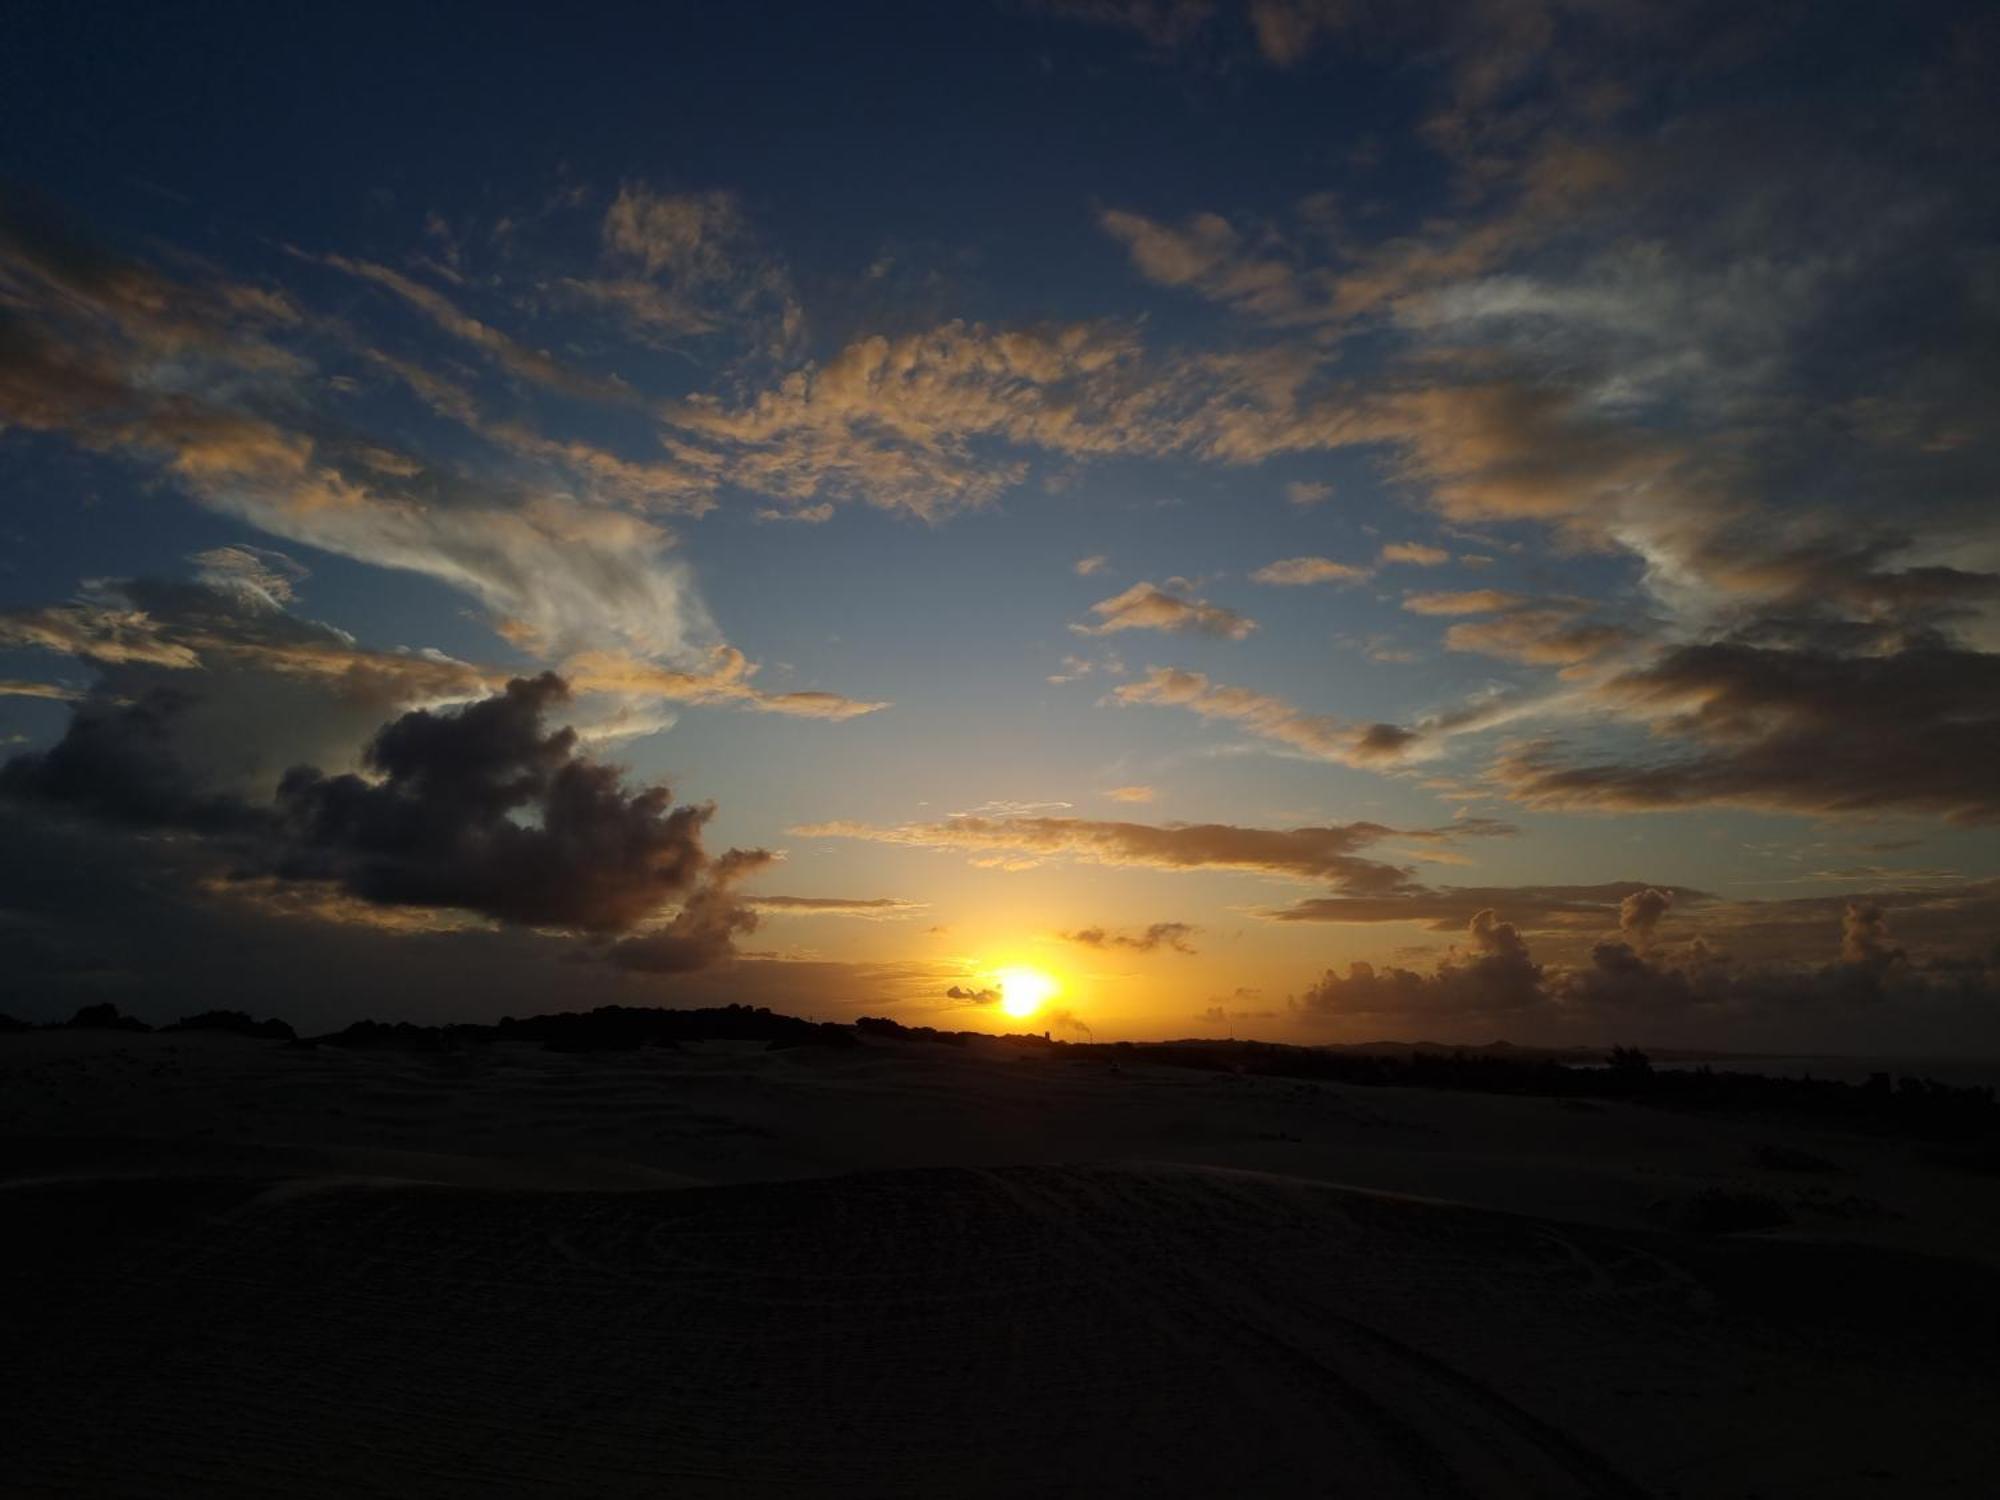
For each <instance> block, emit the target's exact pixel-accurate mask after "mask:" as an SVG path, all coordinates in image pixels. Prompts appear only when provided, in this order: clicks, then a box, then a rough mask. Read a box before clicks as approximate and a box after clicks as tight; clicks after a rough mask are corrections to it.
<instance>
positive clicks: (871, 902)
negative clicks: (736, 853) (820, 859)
mask: <svg viewBox="0 0 2000 1500" xmlns="http://www.w3.org/2000/svg"><path fill="white" fill-rule="evenodd" d="M749 904H750V905H751V906H752V907H754V908H755V909H756V910H757V911H760V912H764V913H767V914H769V913H789V914H791V915H793V916H801V917H859V918H861V919H862V920H863V921H869V922H900V921H902V920H904V919H905V918H908V917H912V916H915V915H916V914H917V913H918V912H920V911H923V910H925V909H926V908H927V907H928V905H929V903H927V902H923V901H901V900H898V899H897V898H895V897H893V896H867V897H862V896H753V897H751V898H749Z"/></svg>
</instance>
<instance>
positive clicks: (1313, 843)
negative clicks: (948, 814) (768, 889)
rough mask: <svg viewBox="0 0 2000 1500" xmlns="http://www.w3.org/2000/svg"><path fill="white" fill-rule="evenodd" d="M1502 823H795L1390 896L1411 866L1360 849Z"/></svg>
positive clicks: (802, 830) (820, 833)
mask: <svg viewBox="0 0 2000 1500" xmlns="http://www.w3.org/2000/svg"><path fill="white" fill-rule="evenodd" d="M1502 831H1511V830H1505V826H1504V825H1478V824H1474V825H1472V826H1469V827H1461V826H1458V825H1450V826H1447V827H1444V828H1435V829H1415V830H1397V829H1394V828H1387V827H1384V826H1383V825H1381V824H1379V823H1344V824H1331V825H1327V826H1325V827H1311V828H1245V827H1240V826H1238V825H1235V824H1229V823H1169V824H1164V825H1160V824H1151V823H1122V822H1106V821H1098V820H1093V819H1088V818H1067V817H983V816H975V815H969V814H967V815H960V816H958V817H953V818H947V819H945V820H943V821H942V822H936V823H902V824H896V825H893V826H890V827H878V826H875V825H872V824H867V823H850V822H832V823H813V824H806V825H803V826H801V827H797V828H794V829H792V832H793V833H795V834H797V835H799V836H800V837H803V838H848V839H865V840H868V841H870V842H872V843H881V844H902V845H906V846H909V847H911V848H918V849H939V850H951V851H957V852H963V853H968V854H972V855H974V856H995V855H1020V856H1027V857H1029V858H1030V859H1042V858H1069V859H1079V860H1084V861H1087V862H1090V863H1093V864H1104V865H1136V866H1141V867H1145V868H1151V869H1162V870H1203V869H1217V870H1244V871H1249V872H1251V873H1255V874H1261V875H1276V876H1285V877H1290V878H1295V879H1300V880H1324V881H1327V882H1330V883H1332V884H1333V885H1336V886H1338V887H1340V888H1341V889H1343V890H1346V891H1351V892H1354V893H1357V894H1378V895H1387V894H1390V893H1393V892H1401V891H1404V890H1407V889H1411V888H1412V881H1411V878H1410V872H1409V871H1408V870H1407V869H1405V868H1403V867H1401V866H1398V865H1393V864H1388V863H1385V862H1383V861H1381V860H1377V859H1372V858H1368V857H1367V856H1365V855H1364V854H1363V853H1362V852H1361V851H1363V850H1366V849H1369V848H1371V847H1373V846H1374V845H1376V844H1379V843H1382V842H1384V841H1386V840H1390V839H1408V840H1415V841H1418V842H1435V843H1444V842H1450V841H1453V840H1456V839H1459V838H1464V837H1477V836H1480V835H1482V834H1491V833H1500V832H1502Z"/></svg>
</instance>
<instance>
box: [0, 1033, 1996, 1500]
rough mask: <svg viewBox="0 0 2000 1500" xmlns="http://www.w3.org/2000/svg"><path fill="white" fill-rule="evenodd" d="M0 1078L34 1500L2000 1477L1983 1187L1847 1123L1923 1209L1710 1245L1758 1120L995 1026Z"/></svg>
mask: <svg viewBox="0 0 2000 1500" xmlns="http://www.w3.org/2000/svg"><path fill="white" fill-rule="evenodd" d="M0 1060H4V1062H3V1063H0V1065H4V1067H5V1069H6V1077H5V1080H4V1082H5V1084H6V1089H5V1092H4V1095H0V1099H4V1103H0V1111H4V1116H0V1129H4V1131H5V1140H4V1151H5V1155H4V1158H0V1172H4V1180H5V1183H6V1186H5V1187H4V1188H0V1203H4V1204H5V1205H6V1206H7V1208H8V1210H9V1213H8V1220H9V1222H10V1224H12V1225H14V1226H15V1228H14V1229H13V1230H12V1231H11V1232H10V1238H11V1239H12V1241H13V1248H14V1250H15V1252H16V1255H17V1258H19V1260H20V1262H21V1270H20V1272H19V1274H20V1275H21V1276H23V1277H24V1278H25V1279H24V1280H18V1281H17V1282H16V1285H17V1286H25V1287H27V1288H30V1289H31V1294H30V1295H28V1296H25V1297H22V1298H20V1299H18V1300H19V1301H20V1303H21V1304H22V1311H21V1313H20V1315H19V1316H18V1317H17V1318H16V1319H15V1320H14V1322H15V1326H14V1328H13V1329H12V1331H11V1336H10V1338H9V1339H8V1341H7V1348H8V1351H9V1352H8V1353H7V1354H6V1355H5V1357H4V1365H0V1373H4V1376H5V1378H6V1380H7V1388H8V1389H9V1390H10V1391H11V1392H14V1393H15V1394H14V1397H13V1402H14V1406H15V1412H14V1415H15V1417H16V1418H17V1419H18V1421H17V1424H16V1430H17V1431H18V1432H19V1433H20V1434H22V1437H21V1439H20V1440H18V1441H16V1442H13V1443H11V1444H10V1446H9V1451H8V1453H7V1455H6V1457H5V1458H4V1459H0V1463H4V1464H5V1466H6V1468H5V1481H6V1483H5V1488H6V1489H7V1491H8V1492H9V1493H21V1494H44V1493H46V1494H59V1493H87V1494H163V1493H207V1494H246V1495H247V1494H268V1493H271V1492H273V1491H275V1490H286V1491H292V1492H300V1493H308V1494H328V1495H336V1494H337V1495H368V1494H381V1495H390V1494H396V1495H404V1494H438V1495H489V1494H496V1493H550V1494H553V1493H565V1494H603V1495H623V1494H636V1493H642V1492H643V1493H648V1494H655V1493H667V1494H690V1495H711V1494H712V1495H733V1494H794V1493H841V1494H855V1495H886V1494H909V1495H940V1494H969V1495H1002V1494H1007V1495H1024V1494H1025V1495H1052V1494H1084V1493H1103V1494H1142V1493H1143V1494H1174V1495H1211V1494H1217V1493H1244V1494H1252V1493H1258V1494H1351V1495H1365V1496H1397V1495H1479V1496H1513V1495H1521V1496H1531V1495H1532V1496H1561V1495H1580V1496H1582V1495H1590V1496H1597V1495H1603V1496H1616V1495H1628V1494H1630V1495H1637V1494H1657V1495H1685V1496H1708V1495H1752V1494H1756V1495H1763V1496H1779V1495H1800V1496H1804V1495H1846V1494H1854V1495H1881V1494H1967V1495H1972V1494H1984V1493H1990V1475H1991V1473H1992V1472H1993V1471H1994V1466H1995V1465H1996V1464H2000V1439H1996V1437H1995V1436H1994V1435H1993V1434H1992V1433H1991V1432H1990V1430H1989V1429H1990V1427H1991V1424H1990V1423H1989V1422H1987V1421H1986V1420H1985V1419H1986V1417H1987V1415H1988V1414H1989V1413H1990V1411H1991V1409H1992V1403H1993V1401H1994V1398H1995V1396H1996V1395H2000V1369H1996V1361H1995V1356H1994V1353H1993V1351H1994V1348H1995V1334H1996V1332H2000V1276H1996V1272H1995V1271H1994V1269H1993V1268H1992V1267H1991V1266H1990V1265H1987V1264H1984V1263H1982V1262H1981V1261H1980V1260H1979V1259H1978V1258H1977V1257H1976V1256H1967V1255H1959V1256H1955V1257H1944V1256H1940V1255H1939V1254H1937V1253H1936V1252H1937V1251H1938V1249H1939V1248H1940V1246H1941V1245H1943V1244H1944V1243H1945V1242H1946V1241H1947V1240H1948V1239H1949V1237H1950V1236H1952V1235H1965V1236H1968V1238H1967V1239H1966V1241H1965V1243H1964V1244H1963V1245H1961V1246H1960V1247H1959V1248H1961V1249H1967V1250H1977V1249H1981V1248H1983V1249H1984V1250H1986V1251H1987V1252H1988V1253H1990V1251H1991V1248H1992V1241H1991V1240H1990V1239H1988V1240H1986V1241H1985V1242H1984V1244H1983V1246H1981V1245H1980V1244H1979V1243H1978V1241H1977V1235H1978V1226H1979V1225H1980V1224H1982V1223H1985V1222H1990V1221H1989V1220H1985V1219H1982V1218H1981V1217H1980V1216H1981V1215H1986V1214H1990V1212H1991V1209H1992V1204H1991V1202H1990V1199H1991V1198H1992V1196H1993V1193H1992V1188H1991V1183H1990V1181H1989V1180H1984V1179H1977V1178H1971V1177H1966V1176H1963V1175H1960V1176H1957V1177H1955V1178H1953V1179H1951V1180H1950V1182H1948V1183H1946V1184H1945V1185H1946V1186H1953V1185H1955V1187H1956V1189H1957V1197H1958V1198H1959V1200H1960V1204H1959V1207H1958V1209H1957V1210H1956V1212H1957V1215H1958V1217H1957V1218H1953V1217H1951V1215H1950V1214H1949V1213H1947V1212H1946V1211H1945V1210H1944V1209H1943V1207H1942V1206H1941V1204H1934V1203H1933V1201H1932V1200H1933V1197H1934V1196H1935V1197H1938V1198H1941V1197H1942V1196H1943V1192H1942V1188H1939V1189H1938V1191H1937V1192H1936V1193H1935V1194H1934V1193H1933V1192H1932V1190H1931V1189H1930V1188H1927V1187H1925V1186H1924V1185H1923V1182H1922V1180H1921V1177H1922V1174H1921V1173H1920V1172H1917V1173H1915V1175H1912V1174H1911V1172H1910V1171H1906V1170H1905V1168H1906V1167H1908V1162H1907V1148H1900V1147H1896V1146H1894V1145H1892V1144H1891V1143H1885V1142H1871V1141H1860V1140H1833V1141H1829V1140H1827V1139H1824V1138H1815V1139H1814V1140H1813V1141H1812V1142H1811V1143H1810V1144H1812V1145H1813V1146H1814V1147H1815V1148H1816V1149H1818V1150H1820V1151H1822V1152H1826V1153H1831V1154H1838V1155H1839V1156H1840V1158H1841V1160H1842V1165H1843V1167H1844V1169H1845V1175H1844V1177H1843V1179H1842V1181H1843V1184H1844V1185H1846V1186H1847V1187H1848V1188H1849V1189H1851V1191H1850V1196H1863V1195H1864V1191H1863V1190H1866V1191H1870V1192H1872V1191H1876V1190H1878V1189H1879V1190H1887V1189H1888V1188H1889V1186H1890V1185H1892V1184H1904V1189H1903V1196H1902V1197H1901V1198H1900V1199H1899V1200H1898V1203H1897V1205H1896V1206H1895V1207H1893V1208H1890V1207H1888V1206H1886V1205H1884V1206H1883V1215H1884V1216H1883V1217H1879V1218H1877V1217H1870V1218H1868V1219H1866V1220H1862V1221H1854V1222H1853V1223H1852V1224H1851V1226H1850V1221H1847V1220H1834V1219H1832V1218H1830V1217H1829V1218H1828V1219H1827V1220H1826V1221H1825V1222H1820V1221H1818V1220H1815V1219H1814V1218H1813V1216H1812V1215H1810V1214H1808V1213H1806V1212H1804V1211H1803V1210H1802V1211H1801V1213H1800V1214H1799V1216H1798V1218H1799V1222H1798V1224H1797V1225H1796V1226H1795V1227H1794V1228H1792V1229H1788V1230H1786V1231H1783V1232H1781V1233H1779V1234H1776V1235H1767V1236H1729V1237H1715V1236H1694V1235H1688V1234H1679V1233H1671V1232H1666V1231H1663V1230H1660V1229H1658V1228H1654V1227H1650V1224H1651V1222H1652V1221H1651V1219H1650V1218H1649V1215H1651V1214H1652V1213H1653V1207H1652V1205H1653V1204H1655V1203H1656V1202H1657V1201H1658V1200H1659V1199H1660V1198H1661V1197H1662V1196H1663V1195H1664V1196H1667V1197H1671V1196H1672V1194H1673V1193H1675V1192H1678V1191H1682V1190H1685V1189H1686V1188H1688V1187H1689V1186H1691V1185H1693V1184H1698V1183H1701V1182H1718V1181H1722V1182H1745V1181H1752V1180H1762V1181H1765V1182H1766V1185H1767V1186H1770V1185H1772V1184H1774V1183H1776V1182H1777V1181H1779V1179H1780V1177H1781V1176H1782V1174H1775V1173H1764V1174H1762V1176H1761V1177H1760V1169H1759V1168H1758V1167H1757V1166H1756V1165H1755V1162H1754V1157H1753V1155H1752V1153H1751V1152H1750V1150H1749V1146H1750V1145H1751V1144H1754V1142H1757V1141H1766V1140H1769V1139H1771V1138H1772V1128H1771V1126H1770V1125H1769V1123H1768V1122H1765V1123H1764V1124H1762V1125H1760V1126H1759V1127H1758V1128H1757V1129H1755V1130H1753V1131H1748V1132H1747V1133H1746V1127H1744V1126H1742V1125H1724V1124H1718V1123H1717V1122H1714V1121H1707V1120H1696V1119H1677V1118H1673V1117H1655V1118H1646V1117H1645V1116H1646V1115H1647V1114H1648V1113H1649V1112H1646V1111H1620V1110H1605V1111H1600V1112H1596V1113H1592V1114H1589V1115H1587V1116H1579V1115H1578V1114H1576V1113H1574V1112H1571V1111H1565V1110H1560V1109H1557V1108H1555V1107H1553V1106H1552V1105H1550V1104H1549V1103H1547V1102H1546V1101H1540V1100H1525V1099H1489V1098H1482V1097H1479V1096H1468V1095H1450V1096H1445V1095H1426V1094H1422V1093H1420V1092H1418V1091H1408V1090H1396V1091H1388V1090H1380V1091H1364V1090H1332V1089H1305V1090H1302V1089H1300V1088H1299V1087H1297V1086H1292V1085H1286V1084H1283V1083H1279V1082H1274V1081H1270V1080H1263V1081H1256V1082H1244V1081H1232V1082H1216V1081H1213V1080H1211V1079H1208V1078H1204V1077H1203V1076H1201V1075H1188V1074H1182V1073H1179V1072H1178V1071H1177V1070H1168V1069H1160V1070H1152V1071H1145V1070H1141V1071H1138V1072H1125V1073H1118V1074H1110V1073H1107V1072H1105V1071H1104V1070H1102V1069H1093V1070H1089V1071H1088V1072H1086V1071H1084V1070H1080V1069H1060V1068H1052V1067H1049V1066H1046V1065H1044V1064H1042V1063H1039V1062H1019V1061H1015V1060H1013V1059H1012V1058H1010V1057H1009V1056H1008V1054H1007V1053H1006V1052H1005V1051H1004V1050H999V1049H995V1050H993V1051H992V1052H989V1053H981V1052H979V1051H978V1050H977V1049H974V1050H973V1051H972V1052H971V1053H960V1052H957V1051H955V1050H953V1049H939V1048H928V1049H926V1048H915V1047H901V1046H890V1047H870V1048H867V1049H863V1050H861V1051H859V1052H851V1053H847V1052H844V1053H831V1052H815V1051H812V1050H810V1049H801V1050H796V1051H792V1052H762V1051H753V1050H749V1049H744V1048H737V1047H713V1048H692V1049H688V1050H686V1051H683V1052H680V1053H671V1052H662V1053H657V1054H654V1053H648V1054H638V1055H633V1056H621V1057H574V1056H562V1055H555V1054H546V1053H540V1052H535V1051H530V1050H528V1049H525V1048H523V1049H518V1050H509V1049H494V1051H493V1052H492V1053H491V1054H489V1055H486V1056H483V1057H473V1058H451V1057H446V1058H421V1057H413V1056H410V1055H399V1054H370V1055H352V1054H339V1053H335V1052H332V1051H331V1050H330V1049H320V1050H318V1051H310V1050H303V1049H287V1048H283V1047H278V1046H270V1045H263V1044H254V1043H248V1042H241V1041H238V1040H236V1039H228V1038H197V1039H187V1038H179V1039H176V1038H168V1037H127V1038H117V1039H111V1038H103V1037H87V1036H62V1035H51V1034H43V1035H37V1036H32V1037H26V1038H8V1039H5V1050H4V1052H0ZM1628 1116H1631V1117H1628ZM1898 1152H1901V1153H1902V1154H1901V1155H1900V1156H1899V1155H1897V1153H1898ZM1508 1163H1511V1167H1509V1166H1507V1165H1505V1164H1508ZM1326 1179H1332V1180H1326ZM1363 1180H1365V1181H1367V1183H1368V1184H1369V1190H1363V1189H1360V1188H1357V1187H1356V1186H1354V1185H1353V1184H1354V1183H1355V1182H1357V1181H1363ZM1911 1184H1914V1186H1912V1185H1911ZM1635 1185H1636V1186H1635ZM1391 1187H1396V1188H1401V1189H1402V1190H1403V1191H1402V1192H1385V1191H1380V1189H1385V1188H1391ZM1441 1188H1460V1189H1471V1188H1476V1189H1478V1191H1477V1192H1470V1191H1458V1192H1440V1191H1439V1190H1440V1189H1441ZM1774 1190H1775V1189H1774ZM1795 1191H1804V1190H1803V1189H1796V1190H1795ZM1646 1192H1650V1194H1651V1196H1650V1197H1649V1198H1646V1199H1645V1200H1644V1201H1643V1202H1642V1201H1640V1196H1641V1194H1642V1193H1646ZM1436 1198H1458V1199H1460V1200H1465V1199H1473V1198H1476V1199H1478V1200H1479V1202H1478V1204H1477V1205H1476V1206H1475V1205H1473V1204H1470V1203H1468V1202H1465V1201H1459V1202H1439V1201H1431V1200H1434V1199H1436ZM1503 1200H1511V1202H1509V1201H1503ZM1566 1205H1570V1206H1575V1207H1578V1208H1580V1209H1581V1210H1583V1211H1565V1206H1566ZM1509 1210H1512V1211H1509ZM1888 1215H1895V1217H1889V1216H1888ZM1927 1216H1928V1217H1927ZM1850 1227H1852V1229H1853V1232H1852V1233H1849V1232H1848V1230H1849V1228H1850ZM1857 1236H1858V1237H1859V1238H1857ZM1898 1236H1900V1237H1901V1240H1902V1242H1903V1243H1902V1244H1900V1245H1899V1244H1898V1243H1897V1239H1898ZM1864 1240H1872V1241H1874V1242H1873V1243H1863V1242H1862V1241H1864ZM1913 1247H1914V1248H1913ZM1919 1249H1921V1250H1922V1251H1923V1252H1925V1253H1921V1254H1920V1253H1918V1251H1919Z"/></svg>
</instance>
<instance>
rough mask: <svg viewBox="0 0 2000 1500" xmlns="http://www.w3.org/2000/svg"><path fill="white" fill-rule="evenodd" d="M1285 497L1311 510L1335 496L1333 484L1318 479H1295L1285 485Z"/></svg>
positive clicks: (1302, 507)
mask: <svg viewBox="0 0 2000 1500" xmlns="http://www.w3.org/2000/svg"><path fill="white" fill-rule="evenodd" d="M1285 498H1286V499H1287V500H1289V501H1291V502H1292V504H1294V505H1296V506H1297V507H1298V508H1299V509H1300V510H1310V509H1311V508H1312V507H1313V506H1315V505H1323V504H1325V503H1326V502H1327V501H1328V500H1331V499H1332V498H1333V486H1332V485H1330V484H1326V483H1324V482H1322V481H1317V480H1307V479H1294V480H1292V481H1290V482H1289V483H1288V484H1286V486H1285Z"/></svg>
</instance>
